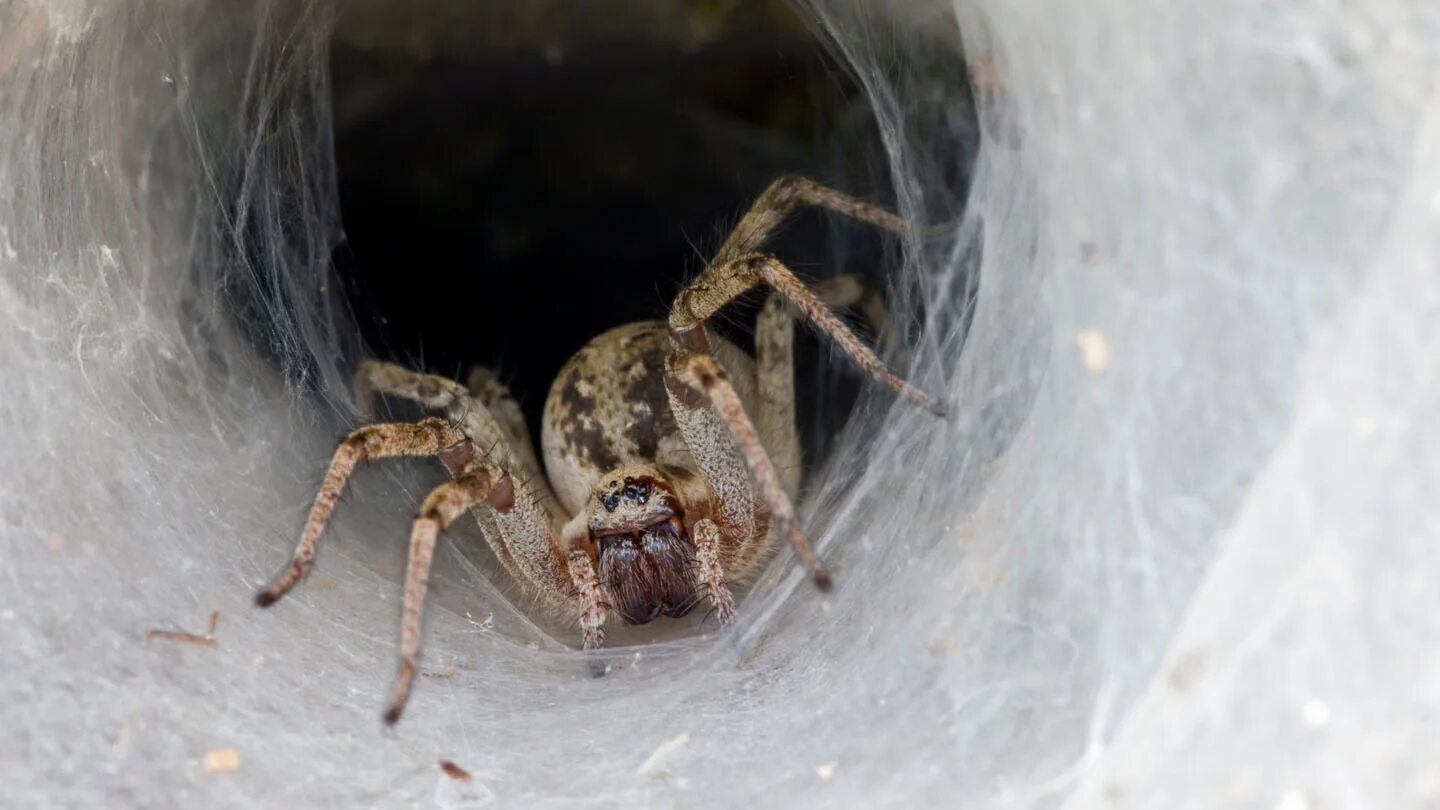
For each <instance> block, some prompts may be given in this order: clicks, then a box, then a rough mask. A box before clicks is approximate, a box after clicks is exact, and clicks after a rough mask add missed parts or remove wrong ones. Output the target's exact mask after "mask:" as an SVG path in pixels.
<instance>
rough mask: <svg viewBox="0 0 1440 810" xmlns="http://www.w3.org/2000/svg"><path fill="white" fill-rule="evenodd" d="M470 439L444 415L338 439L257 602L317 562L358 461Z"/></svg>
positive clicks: (437, 451) (423, 452)
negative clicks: (306, 511) (294, 536)
mask: <svg viewBox="0 0 1440 810" xmlns="http://www.w3.org/2000/svg"><path fill="white" fill-rule="evenodd" d="M468 443H469V440H468V439H466V438H465V434H464V433H461V432H460V430H459V429H457V428H456V427H454V426H453V425H451V424H450V423H448V422H446V421H445V420H443V419H433V418H432V419H423V420H421V421H419V422H417V423H415V424H403V423H389V424H379V425H366V426H365V427H362V428H360V429H359V430H356V431H355V432H353V433H351V434H350V435H349V436H347V437H345V439H344V440H342V441H341V442H340V446H339V447H336V448H335V455H334V457H333V458H332V459H331V461H330V469H329V470H328V471H327V472H326V473H325V480H324V482H323V483H321V485H320V491H319V492H318V493H316V495H315V502H314V504H313V505H312V506H311V507H310V516H309V517H308V518H307V519H306V521H305V528H304V529H303V530H302V531H301V532H300V542H299V543H298V544H297V545H296V546H295V553H294V555H293V556H292V557H291V560H290V565H289V566H288V567H287V568H286V569H285V570H284V571H282V572H281V573H280V575H279V576H277V577H276V578H275V581H274V582H272V583H271V584H270V586H269V587H267V588H266V589H265V590H263V591H261V592H260V593H259V594H257V595H256V597H255V601H256V603H257V604H259V605H260V606H261V607H266V606H269V605H271V604H274V603H275V600H277V599H279V598H280V597H282V596H284V595H285V594H286V593H288V592H289V591H290V589H291V588H293V587H295V584H296V583H297V582H299V581H300V580H301V578H303V577H304V576H305V574H306V572H308V571H309V570H310V564H311V563H313V562H314V561H315V550H316V548H317V547H318V546H319V544H320V535H321V533H322V532H324V531H325V525H326V524H327V523H329V522H330V516H331V514H333V513H334V511H335V502H336V500H338V499H339V498H340V493H341V492H342V491H343V490H344V489H345V483H346V482H347V481H349V480H350V474H351V473H352V472H354V471H355V467H356V465H358V464H359V463H360V462H362V461H366V460H371V459H380V458H392V457H396V456H437V455H442V454H446V453H456V452H464V449H465V446H466V445H467V444H468Z"/></svg>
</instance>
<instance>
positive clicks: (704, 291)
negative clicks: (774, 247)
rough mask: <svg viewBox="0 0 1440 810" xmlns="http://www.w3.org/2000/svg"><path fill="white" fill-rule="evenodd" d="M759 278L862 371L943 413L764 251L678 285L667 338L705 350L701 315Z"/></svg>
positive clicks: (716, 308)
mask: <svg viewBox="0 0 1440 810" xmlns="http://www.w3.org/2000/svg"><path fill="white" fill-rule="evenodd" d="M761 283H764V284H767V285H769V286H770V287H771V288H772V289H774V290H775V291H776V292H777V293H779V294H780V295H781V296H783V297H784V298H785V300H786V301H787V302H788V303H789V304H790V305H791V306H794V307H795V308H796V309H798V310H799V311H800V312H801V313H802V314H803V315H804V316H805V317H806V318H808V319H809V320H810V321H811V322H813V323H814V324H815V325H816V326H817V327H818V328H819V329H820V331H822V332H824V333H825V334H826V335H827V336H829V337H830V339H831V340H834V341H835V343H836V344H837V345H838V346H839V347H840V349H841V350H842V351H843V352H845V354H846V355H847V356H848V357H849V358H850V359H851V360H852V361H854V362H855V364H856V365H858V366H859V367H860V368H861V370H863V371H864V372H865V373H866V374H868V375H870V376H871V377H872V378H874V379H875V380H878V381H879V382H883V383H885V384H886V385H887V386H889V387H890V388H892V389H894V390H895V391H896V392H897V393H899V394H901V395H903V396H904V397H906V398H907V399H909V400H910V401H912V402H914V403H915V404H917V405H919V406H921V407H922V408H925V409H926V410H928V411H930V412H932V413H934V414H936V415H937V416H944V415H945V409H944V407H943V406H942V405H941V404H940V403H939V402H938V401H937V400H936V399H935V398H934V397H931V396H930V395H929V394H926V393H925V392H923V391H921V390H920V389H918V388H915V387H914V386H912V385H910V384H909V383H906V382H905V381H904V380H902V379H900V378H899V377H897V376H895V374H894V373H892V372H891V371H890V370H889V369H888V368H886V367H885V364H884V363H883V362H881V360H880V358H879V357H878V356H876V354H875V352H874V351H873V350H872V349H871V348H870V347H869V346H866V345H865V343H864V341H862V340H860V338H859V337H857V336H856V335H855V333H854V332H852V331H850V328H849V327H848V326H846V325H845V322H844V321H842V320H840V318H839V317H838V316H836V315H835V313H834V312H831V311H830V309H829V308H828V307H826V306H825V303H824V302H823V301H821V300H820V298H819V297H818V296H816V295H815V293H814V292H813V291H811V289H810V288H809V287H807V286H805V283H804V282H802V281H801V280H800V279H799V278H796V276H795V274H794V273H793V272H791V271H790V268H788V267H786V266H785V265H784V264H783V263H781V262H780V260H779V259H777V258H775V257H774V256H771V255H770V254H768V253H751V254H746V255H744V256H741V257H739V258H736V259H732V260H731V261H728V262H726V263H725V264H721V265H718V266H714V265H712V266H711V267H710V268H709V269H707V270H706V271H705V272H704V273H702V274H701V275H700V277H699V278H697V279H696V280H695V281H693V282H691V284H690V285H689V286H688V287H686V288H685V289H684V290H683V291H681V293H680V295H679V296H677V297H676V299H675V306H674V307H673V308H672V309H671V310H670V323H669V326H670V339H671V342H672V343H673V344H674V345H675V346H677V347H679V348H682V349H686V350H689V351H701V352H708V351H709V339H708V338H707V337H706V336H705V332H704V323H705V321H706V320H708V319H709V318H710V317H711V316H712V315H714V314H715V313H716V312H718V311H719V310H720V308H721V307H723V306H725V305H726V304H728V303H730V302H731V301H733V300H735V298H737V297H738V296H740V295H742V294H744V293H745V292H747V291H749V290H750V289H751V288H753V287H755V286H757V285H759V284H761Z"/></svg>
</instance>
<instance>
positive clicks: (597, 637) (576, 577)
mask: <svg viewBox="0 0 1440 810" xmlns="http://www.w3.org/2000/svg"><path fill="white" fill-rule="evenodd" d="M566 561H567V562H568V563H569V565H568V567H569V570H570V581H571V582H572V583H573V584H574V586H575V590H576V592H578V593H579V594H580V600H581V602H582V603H583V604H584V606H585V610H584V613H582V614H581V616H580V639H581V647H583V648H584V649H587V650H598V649H600V648H601V647H604V646H605V591H604V589H603V588H601V587H600V578H599V577H598V576H596V575H595V564H594V563H593V562H591V560H590V555H589V554H586V553H585V552H584V551H583V550H581V549H578V548H577V549H575V550H573V551H571V552H570V554H569V555H568V556H567V557H566Z"/></svg>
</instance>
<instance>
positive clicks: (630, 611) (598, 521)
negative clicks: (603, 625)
mask: <svg viewBox="0 0 1440 810" xmlns="http://www.w3.org/2000/svg"><path fill="white" fill-rule="evenodd" d="M686 475H687V474H686V473H684V471H682V470H676V469H672V468H668V467H661V466H658V465H653V464H636V465H626V466H623V467H619V468H617V469H615V470H612V471H611V472H609V473H608V474H606V475H604V476H602V477H601V478H600V483H599V484H597V485H596V487H595V491H594V492H593V493H592V495H591V497H590V522H589V529H590V537H591V538H592V539H593V540H594V541H595V543H596V544H597V545H598V546H599V552H600V572H599V573H600V581H601V582H603V583H605V585H606V586H607V587H608V589H609V591H610V594H611V597H612V598H613V599H614V600H615V605H616V607H617V608H619V610H620V614H621V615H622V616H624V617H625V621H627V622H629V623H630V624H645V623H646V622H648V621H650V620H651V619H654V618H655V617H657V616H674V617H679V616H684V615H685V614H686V613H689V612H690V609H691V608H692V607H694V606H695V600H696V596H695V580H694V577H693V576H691V573H690V558H691V556H692V554H691V544H690V535H689V533H688V532H687V531H686V529H685V510H684V505H683V503H682V498H681V496H680V494H679V491H678V490H679V489H680V488H682V487H683V484H684V481H683V480H682V479H683V478H684V477H686Z"/></svg>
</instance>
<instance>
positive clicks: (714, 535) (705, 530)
mask: <svg viewBox="0 0 1440 810" xmlns="http://www.w3.org/2000/svg"><path fill="white" fill-rule="evenodd" d="M691 536H692V537H693V538H694V540H695V563H696V565H697V566H698V567H699V570H698V571H697V572H696V573H697V578H698V579H699V580H700V585H701V586H702V587H703V588H704V589H705V592H706V593H707V594H708V595H709V596H710V603H711V604H713V605H714V606H715V613H716V615H718V616H719V617H720V624H722V625H728V624H730V623H731V622H733V621H735V597H734V596H732V595H731V594H730V586H728V585H726V584H725V572H724V570H723V569H722V568H721V566H720V527H719V526H717V525H716V524H715V521H713V520H711V519H709V518H701V519H700V520H698V521H696V522H695V528H694V530H693V531H692V532H691Z"/></svg>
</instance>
